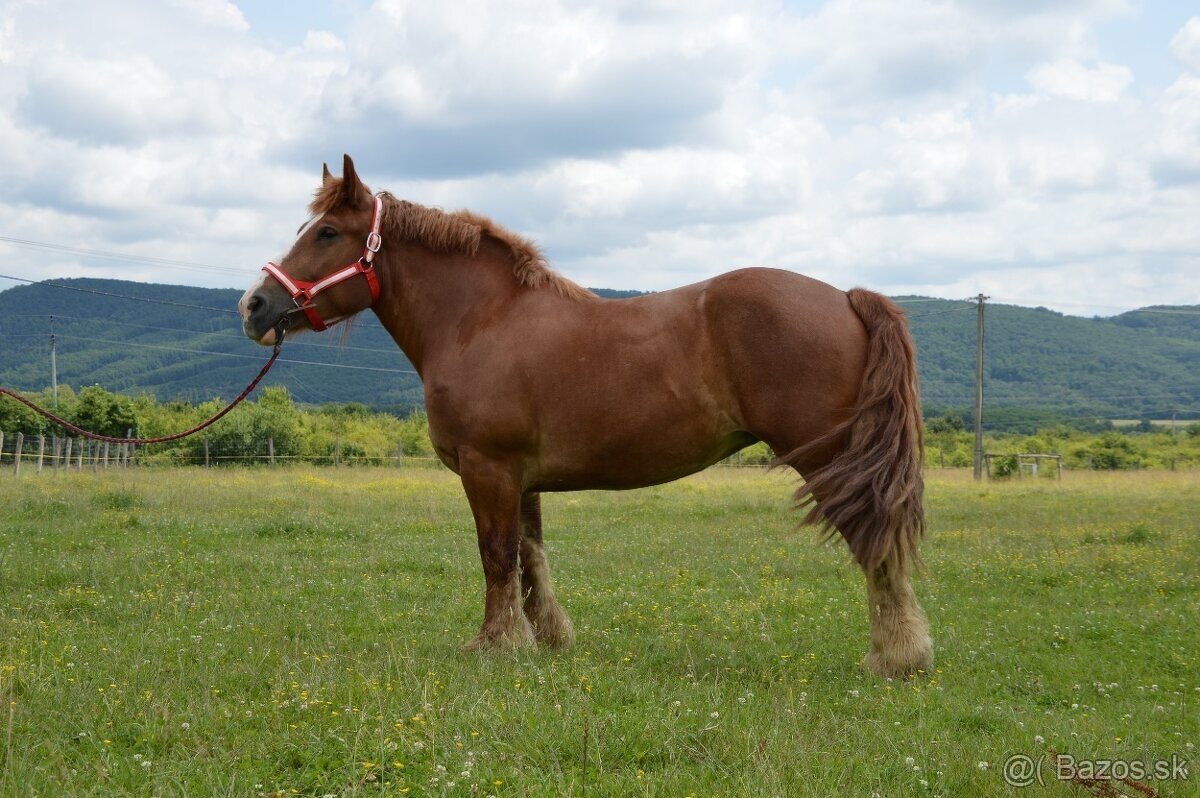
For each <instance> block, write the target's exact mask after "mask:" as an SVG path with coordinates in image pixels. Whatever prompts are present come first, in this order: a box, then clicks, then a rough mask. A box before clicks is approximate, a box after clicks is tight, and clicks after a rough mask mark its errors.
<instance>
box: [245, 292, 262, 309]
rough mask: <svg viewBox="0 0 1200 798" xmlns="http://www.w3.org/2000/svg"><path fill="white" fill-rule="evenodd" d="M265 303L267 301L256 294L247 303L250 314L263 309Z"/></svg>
mask: <svg viewBox="0 0 1200 798" xmlns="http://www.w3.org/2000/svg"><path fill="white" fill-rule="evenodd" d="M265 302H266V300H264V299H263V298H262V297H261V296H259V295H258V294H255V295H254V296H252V297H250V299H249V300H247V301H246V310H248V311H250V313H254V312H255V311H256V310H258V309H259V308H261V307H262V306H263V304H265Z"/></svg>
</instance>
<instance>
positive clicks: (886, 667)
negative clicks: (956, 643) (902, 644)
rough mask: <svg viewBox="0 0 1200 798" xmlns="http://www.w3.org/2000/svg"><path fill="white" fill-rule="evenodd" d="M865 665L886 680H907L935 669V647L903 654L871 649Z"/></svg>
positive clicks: (916, 649) (930, 645)
mask: <svg viewBox="0 0 1200 798" xmlns="http://www.w3.org/2000/svg"><path fill="white" fill-rule="evenodd" d="M863 665H865V666H866V668H867V670H869V671H871V673H873V674H875V675H876V676H879V677H881V678H884V679H906V678H908V677H909V676H915V675H916V674H918V673H929V672H930V670H931V669H932V668H933V645H932V644H929V645H928V646H920V647H917V648H914V649H912V650H910V651H901V652H895V651H893V652H883V651H879V650H877V649H871V651H870V652H868V653H867V656H866V659H864V660H863Z"/></svg>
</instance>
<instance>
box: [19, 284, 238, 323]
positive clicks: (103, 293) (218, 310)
mask: <svg viewBox="0 0 1200 798" xmlns="http://www.w3.org/2000/svg"><path fill="white" fill-rule="evenodd" d="M0 279H3V280H15V281H16V282H18V283H29V284H30V285H44V286H46V287H48V288H61V289H63V290H65V291H78V292H80V293H83V294H95V295H97V296H109V297H115V298H116V299H130V300H133V301H134V302H150V303H152V304H155V305H170V306H172V307H176V308H190V309H192V310H209V311H212V312H213V313H232V314H233V315H235V316H239V315H241V314H240V313H238V311H236V310H231V309H229V308H212V307H208V306H207V305H189V304H188V303H186V302H172V301H171V300H169V299H150V298H149V297H142V296H129V295H128V294H114V293H113V292H111V291H98V290H96V289H94V288H83V287H81V286H77V285H62V284H61V283H52V282H49V281H47V280H29V279H27V278H25V277H13V276H12V275H10V274H0Z"/></svg>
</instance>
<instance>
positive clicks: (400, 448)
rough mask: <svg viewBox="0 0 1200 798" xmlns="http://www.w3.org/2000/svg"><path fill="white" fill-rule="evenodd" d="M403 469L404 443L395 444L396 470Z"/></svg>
mask: <svg viewBox="0 0 1200 798" xmlns="http://www.w3.org/2000/svg"><path fill="white" fill-rule="evenodd" d="M403 467H404V441H400V442H399V443H397V444H396V468H403Z"/></svg>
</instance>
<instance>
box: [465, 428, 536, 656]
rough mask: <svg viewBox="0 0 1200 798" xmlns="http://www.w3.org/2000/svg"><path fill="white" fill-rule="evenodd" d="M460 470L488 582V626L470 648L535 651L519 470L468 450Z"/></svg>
mask: <svg viewBox="0 0 1200 798" xmlns="http://www.w3.org/2000/svg"><path fill="white" fill-rule="evenodd" d="M459 468H460V473H461V474H462V481H463V488H464V490H466V493H467V500H468V501H469V502H470V503H471V512H472V513H473V514H474V516H475V531H476V534H477V535H478V537H479V556H480V558H481V559H482V560H483V575H484V579H485V580H486V582H487V594H486V597H485V599H484V615H483V626H482V628H480V630H479V634H477V635H476V636H475V638H474V639H473V640H471V642H469V643H467V645H466V648H467V649H468V650H472V649H481V648H514V647H517V646H526V645H533V631H532V629H530V627H529V622H528V621H527V620H525V614H524V613H523V612H522V611H521V603H520V602H521V577H520V568H519V558H520V538H521V531H520V527H521V523H520V511H521V491H520V486H519V484H518V482H517V479H516V475H515V473H514V471H515V469H511V468H508V467H506V465H505V464H504V463H500V462H496V461H494V460H489V459H486V458H484V457H482V456H481V455H479V454H478V453H476V452H473V451H470V450H465V449H464V450H462V451H460V452H459Z"/></svg>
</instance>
